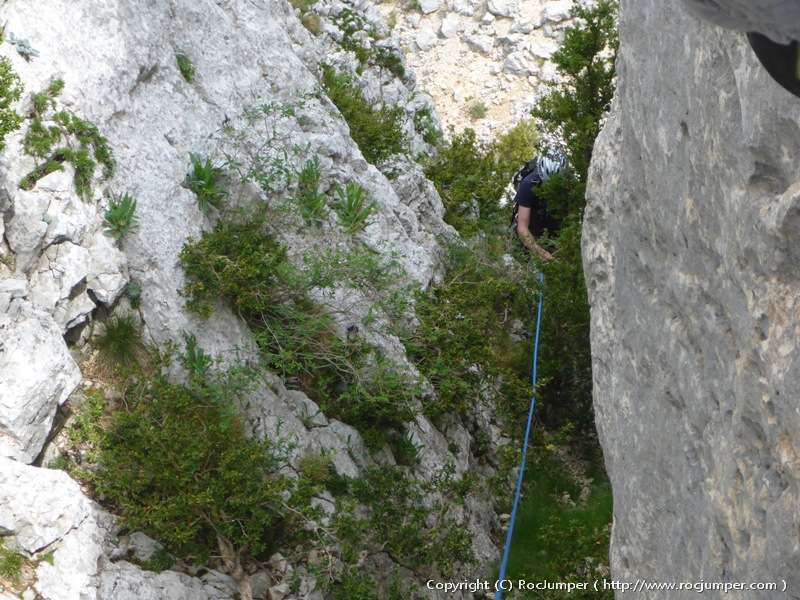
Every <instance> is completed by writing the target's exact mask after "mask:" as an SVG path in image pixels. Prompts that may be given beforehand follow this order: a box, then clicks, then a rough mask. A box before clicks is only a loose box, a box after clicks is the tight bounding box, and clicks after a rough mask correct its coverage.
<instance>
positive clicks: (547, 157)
mask: <svg viewBox="0 0 800 600" xmlns="http://www.w3.org/2000/svg"><path fill="white" fill-rule="evenodd" d="M566 166H567V159H566V157H565V156H564V155H563V154H560V153H557V154H542V155H541V156H537V157H536V170H537V172H538V173H539V178H540V179H541V180H542V181H543V182H544V181H547V180H548V179H550V177H551V176H552V175H554V174H555V173H559V172H560V171H562V170H564V168H566Z"/></svg>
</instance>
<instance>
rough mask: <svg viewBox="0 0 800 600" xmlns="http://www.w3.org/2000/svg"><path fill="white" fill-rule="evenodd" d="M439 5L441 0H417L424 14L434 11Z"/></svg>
mask: <svg viewBox="0 0 800 600" xmlns="http://www.w3.org/2000/svg"><path fill="white" fill-rule="evenodd" d="M441 6H442V0H419V9H420V10H421V11H422V14H424V15H429V14H431V13H435V12H436V11H437V10H439V9H440V8H441Z"/></svg>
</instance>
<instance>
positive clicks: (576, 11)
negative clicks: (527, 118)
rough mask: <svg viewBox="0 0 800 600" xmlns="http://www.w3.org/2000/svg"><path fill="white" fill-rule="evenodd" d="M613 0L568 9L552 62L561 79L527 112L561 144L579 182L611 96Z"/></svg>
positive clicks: (614, 43) (614, 40)
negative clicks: (569, 23)
mask: <svg viewBox="0 0 800 600" xmlns="http://www.w3.org/2000/svg"><path fill="white" fill-rule="evenodd" d="M617 10H618V4H617V2H616V0H600V1H599V2H598V3H597V4H596V5H595V6H593V7H585V6H583V5H581V4H580V3H578V2H575V5H574V6H573V8H572V12H571V14H572V17H573V18H574V19H577V23H576V24H575V25H573V26H572V27H569V28H568V29H567V30H566V33H565V36H564V42H563V44H562V45H561V48H559V49H558V51H557V52H555V54H553V57H552V59H551V60H552V61H553V63H554V64H555V65H556V69H557V70H558V72H559V74H560V75H561V76H562V77H563V78H564V81H563V82H561V83H554V84H551V85H552V89H551V91H550V93H549V94H548V95H547V96H545V97H544V98H542V100H541V101H540V102H539V104H538V106H537V107H536V108H535V109H534V110H533V116H534V117H536V118H538V119H539V120H540V121H541V124H542V125H543V126H544V128H545V129H546V130H548V131H549V132H551V133H555V134H557V135H559V136H560V137H561V138H562V139H563V140H564V142H565V143H566V146H567V153H568V154H569V157H570V160H571V163H572V166H573V167H574V169H575V171H576V172H577V174H578V176H579V178H580V179H581V180H582V181H585V179H586V173H587V172H588V170H589V162H590V161H591V159H592V148H593V147H594V140H595V138H596V137H597V134H598V133H599V132H600V120H601V119H602V117H603V115H604V114H605V113H606V112H607V111H608V108H609V106H610V104H611V100H612V99H613V98H614V73H615V68H614V63H615V61H616V56H617V48H618V47H619V37H618V34H617Z"/></svg>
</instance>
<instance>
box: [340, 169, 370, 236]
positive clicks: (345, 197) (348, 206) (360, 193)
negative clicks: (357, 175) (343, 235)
mask: <svg viewBox="0 0 800 600" xmlns="http://www.w3.org/2000/svg"><path fill="white" fill-rule="evenodd" d="M336 200H337V202H336V204H335V205H334V208H335V209H336V214H338V215H339V222H340V223H341V224H342V227H344V229H345V231H347V232H348V233H356V232H358V231H361V230H362V229H364V227H366V226H367V221H368V220H369V218H370V216H371V215H372V214H373V213H374V212H375V210H376V209H377V207H378V205H377V204H376V203H375V201H374V200H370V199H369V198H368V197H367V192H366V190H364V188H363V187H361V186H360V185H358V184H357V183H355V182H353V181H349V182H348V183H347V185H345V186H344V187H342V186H340V185H337V186H336Z"/></svg>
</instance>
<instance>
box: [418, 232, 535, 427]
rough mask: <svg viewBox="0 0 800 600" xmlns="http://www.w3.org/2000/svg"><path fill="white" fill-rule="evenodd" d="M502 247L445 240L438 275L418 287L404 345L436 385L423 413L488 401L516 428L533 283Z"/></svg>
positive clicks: (530, 272) (524, 398)
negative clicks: (424, 288)
mask: <svg viewBox="0 0 800 600" xmlns="http://www.w3.org/2000/svg"><path fill="white" fill-rule="evenodd" d="M502 250H504V248H502V247H501V248H499V249H497V248H495V249H493V248H491V247H490V246H488V245H486V244H479V243H474V244H473V245H472V246H471V247H467V246H458V245H454V246H452V247H451V248H450V255H449V260H448V268H447V272H446V274H445V276H444V278H443V280H442V282H441V283H440V284H438V285H436V286H434V287H433V288H432V289H431V290H430V291H428V292H420V293H418V294H417V299H416V304H415V308H416V314H417V317H418V319H419V326H418V327H417V328H416V330H414V331H413V333H411V334H409V336H408V337H406V339H405V345H406V351H407V353H408V355H409V357H410V358H411V359H412V360H413V361H414V363H415V364H416V365H417V367H418V368H419V370H420V372H421V373H422V374H423V375H424V376H425V377H426V378H427V379H428V380H429V381H430V382H431V383H432V384H433V386H434V388H435V389H436V396H435V398H431V399H428V400H427V402H426V404H425V412H426V414H427V415H428V416H430V417H432V418H434V419H438V418H441V417H443V416H444V415H447V414H451V413H456V414H466V413H468V412H469V411H470V410H471V409H472V408H473V407H474V406H476V405H478V404H484V403H491V405H492V406H493V407H494V409H495V410H497V411H498V414H499V416H501V417H503V418H504V419H505V422H506V424H507V425H508V426H509V431H510V432H514V435H515V436H516V435H519V433H520V432H521V429H520V427H519V425H520V420H521V419H522V418H524V416H525V414H526V411H527V407H528V402H529V400H530V396H531V390H530V379H529V362H530V343H529V340H528V339H527V333H528V331H529V324H530V320H531V317H532V314H533V312H532V311H533V308H534V307H535V306H536V302H537V299H538V292H539V285H538V283H537V281H536V275H535V270H534V269H533V268H530V267H529V268H527V269H525V268H523V267H522V266H521V265H515V266H514V267H513V268H510V267H509V266H508V265H507V264H505V263H504V262H503V261H502V259H501V251H502ZM522 323H524V325H522V327H523V329H522V331H519V330H517V331H515V329H519V328H520V325H521V324H522ZM523 336H524V337H523Z"/></svg>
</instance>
